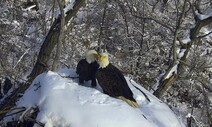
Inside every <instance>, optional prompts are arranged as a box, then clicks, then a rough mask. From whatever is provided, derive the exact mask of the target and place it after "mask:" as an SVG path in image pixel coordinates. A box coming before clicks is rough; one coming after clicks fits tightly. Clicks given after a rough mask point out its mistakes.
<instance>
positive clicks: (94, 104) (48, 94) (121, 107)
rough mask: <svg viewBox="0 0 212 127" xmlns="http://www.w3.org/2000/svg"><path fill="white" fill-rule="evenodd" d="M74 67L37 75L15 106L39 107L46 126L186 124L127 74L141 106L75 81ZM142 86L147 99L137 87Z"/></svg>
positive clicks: (39, 117) (177, 126)
mask: <svg viewBox="0 0 212 127" xmlns="http://www.w3.org/2000/svg"><path fill="white" fill-rule="evenodd" d="M61 75H62V76H67V75H69V76H71V77H76V76H77V75H76V73H75V70H73V69H61V70H60V71H58V72H57V73H55V72H51V71H49V72H47V73H43V74H41V75H39V76H38V77H37V78H36V79H35V80H34V81H33V83H32V85H31V86H30V87H29V88H28V90H27V91H26V92H25V94H24V95H23V97H22V98H21V99H20V100H19V102H17V106H18V107H22V106H24V107H26V108H29V107H36V106H37V107H38V108H39V111H40V112H39V113H38V115H37V118H36V119H37V120H38V121H40V122H42V123H44V124H45V127H53V126H54V127H185V126H184V125H183V124H182V122H180V120H179V119H178V118H177V117H176V116H175V114H174V113H173V112H172V111H171V110H170V109H169V107H168V106H167V105H166V104H164V103H162V102H161V101H160V100H158V99H157V98H156V97H154V96H153V95H152V94H151V93H150V92H148V91H147V90H145V89H144V88H143V87H141V86H140V85H138V84H137V83H135V82H134V81H132V80H130V79H129V78H127V77H126V80H127V81H128V84H129V86H130V88H131V90H132V91H133V93H134V97H135V99H136V101H137V102H138V104H139V106H140V108H139V109H134V108H132V107H130V106H129V105H128V104H127V103H125V102H124V101H122V100H119V99H116V98H112V97H110V96H108V95H106V94H103V93H102V90H101V88H100V87H99V86H97V88H91V87H88V85H89V84H90V82H89V81H88V82H86V83H85V86H81V85H79V84H78V79H77V78H75V79H72V78H64V77H61ZM132 84H134V85H135V86H137V87H138V88H139V89H141V90H142V91H143V92H144V93H145V94H146V95H147V96H148V98H149V99H150V102H149V101H148V100H147V99H146V98H145V96H144V95H143V94H142V93H141V92H140V91H139V90H137V89H136V88H135V87H134V86H133V85H132Z"/></svg>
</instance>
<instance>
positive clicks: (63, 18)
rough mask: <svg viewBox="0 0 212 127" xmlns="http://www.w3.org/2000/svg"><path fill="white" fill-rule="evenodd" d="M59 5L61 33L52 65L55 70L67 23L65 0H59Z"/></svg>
mask: <svg viewBox="0 0 212 127" xmlns="http://www.w3.org/2000/svg"><path fill="white" fill-rule="evenodd" d="M57 2H58V5H59V7H60V13H61V17H60V21H61V22H60V34H59V38H58V43H57V52H56V55H55V59H54V62H53V65H52V71H55V70H56V69H57V67H58V64H59V58H60V54H61V51H62V44H63V42H64V25H65V13H64V9H63V7H64V5H65V0H57Z"/></svg>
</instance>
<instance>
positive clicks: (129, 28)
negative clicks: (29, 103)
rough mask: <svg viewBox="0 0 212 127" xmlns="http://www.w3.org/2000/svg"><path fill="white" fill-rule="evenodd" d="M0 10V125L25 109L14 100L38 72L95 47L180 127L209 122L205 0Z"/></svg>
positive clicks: (123, 0) (77, 2) (15, 0)
mask: <svg viewBox="0 0 212 127" xmlns="http://www.w3.org/2000/svg"><path fill="white" fill-rule="evenodd" d="M0 13H1V15H0V48H1V50H0V59H1V60H0V83H1V85H0V88H1V92H0V119H1V122H0V126H2V127H4V126H6V125H4V124H5V122H4V119H5V118H6V117H8V116H9V115H8V113H9V112H11V111H13V110H16V111H13V114H16V113H20V112H25V113H26V111H27V110H26V109H23V108H22V109H17V108H15V106H16V102H17V101H18V100H19V98H20V97H22V95H23V94H24V93H25V91H26V90H27V89H28V88H29V86H30V85H31V83H32V82H33V80H34V79H35V78H36V77H37V76H38V75H40V74H42V73H44V72H47V71H53V72H54V71H57V70H58V69H60V68H73V69H74V68H76V66H77V63H78V61H79V60H80V59H82V58H84V56H85V53H86V52H87V51H88V50H89V49H95V50H96V51H98V52H107V53H108V54H109V58H110V62H111V63H112V64H113V65H115V66H116V67H118V68H119V69H120V70H121V71H122V73H123V74H124V75H125V76H128V77H130V78H131V79H133V80H134V81H135V82H136V83H138V84H140V85H141V86H142V87H143V88H145V89H146V90H147V91H149V92H151V93H152V94H153V95H154V96H156V97H157V98H158V99H160V100H161V101H162V102H164V103H165V104H166V105H168V107H169V108H170V109H171V110H172V111H173V112H174V114H175V115H176V116H177V117H178V118H180V119H181V120H182V121H183V123H184V124H185V126H186V127H212V1H211V0H44V1H43V0H0ZM22 115H24V114H22ZM27 115H28V117H30V119H28V120H30V121H31V122H34V123H37V124H39V125H40V126H44V125H43V123H40V122H39V121H36V120H35V118H36V116H35V114H33V113H32V114H30V115H32V116H29V114H27ZM26 117H27V116H26ZM164 117H166V116H164ZM33 118H34V119H33ZM13 122H17V121H15V120H14V121H13ZM18 122H19V121H18ZM10 123H11V122H10ZM16 125H17V123H16ZM7 126H9V124H7ZM10 126H12V124H10ZM19 126H20V127H22V126H23V127H25V126H26V125H24V124H22V125H19ZM141 126H142V125H141ZM46 127H47V126H46ZM129 127H130V126H129ZM161 127H163V126H161ZM170 127H171V126H170Z"/></svg>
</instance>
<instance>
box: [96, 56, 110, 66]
mask: <svg viewBox="0 0 212 127" xmlns="http://www.w3.org/2000/svg"><path fill="white" fill-rule="evenodd" d="M98 63H99V67H100V68H105V67H107V66H108V65H109V59H108V54H107V53H101V54H100V55H99V57H98Z"/></svg>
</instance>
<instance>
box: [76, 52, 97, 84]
mask: <svg viewBox="0 0 212 127" xmlns="http://www.w3.org/2000/svg"><path fill="white" fill-rule="evenodd" d="M97 58H98V53H97V52H96V51H95V50H89V51H88V52H87V54H86V58H85V59H81V60H80V61H79V62H78V64H77V70H76V73H77V74H79V83H81V84H82V83H84V81H88V80H91V86H92V87H96V77H95V74H96V71H97V69H98V68H99V64H98V63H97V62H96V60H97Z"/></svg>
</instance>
